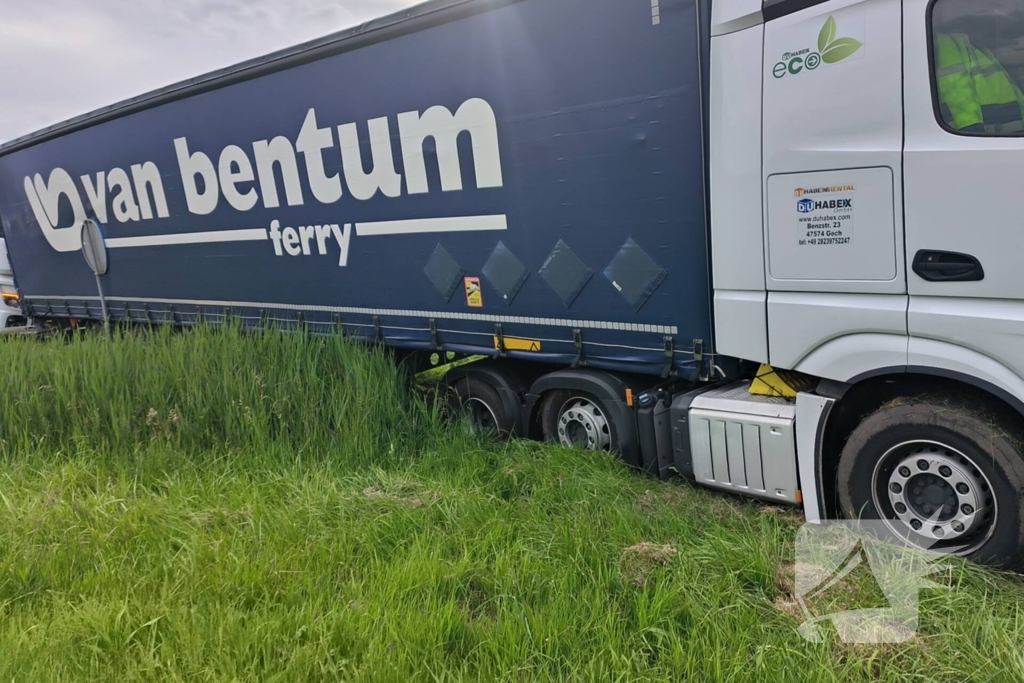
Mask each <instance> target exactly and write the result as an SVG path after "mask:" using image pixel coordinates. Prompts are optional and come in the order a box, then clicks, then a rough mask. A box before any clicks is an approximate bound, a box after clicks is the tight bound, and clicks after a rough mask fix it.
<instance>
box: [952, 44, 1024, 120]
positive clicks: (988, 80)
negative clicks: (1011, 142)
mask: <svg viewBox="0 0 1024 683" xmlns="http://www.w3.org/2000/svg"><path fill="white" fill-rule="evenodd" d="M953 40H954V41H955V42H956V44H957V47H958V48H959V50H960V54H961V56H962V57H963V58H964V62H965V64H966V65H967V66H968V67H969V69H970V74H971V78H972V79H973V80H974V89H975V92H976V93H977V95H978V103H979V104H981V117H982V119H984V125H985V132H986V133H990V134H992V135H1009V134H1013V133H1021V132H1024V116H1022V112H1021V105H1020V101H1019V100H1018V99H1017V92H1016V89H1015V86H1014V84H1013V81H1012V80H1011V79H1010V77H1009V76H1008V75H1007V73H1006V70H1005V69H1003V65H1002V64H1000V63H999V61H998V60H996V59H994V58H993V57H990V56H989V54H991V53H989V54H986V53H985V52H984V51H983V50H976V49H975V48H974V46H973V45H971V40H970V38H969V37H968V36H966V35H964V34H962V33H958V34H954V35H953Z"/></svg>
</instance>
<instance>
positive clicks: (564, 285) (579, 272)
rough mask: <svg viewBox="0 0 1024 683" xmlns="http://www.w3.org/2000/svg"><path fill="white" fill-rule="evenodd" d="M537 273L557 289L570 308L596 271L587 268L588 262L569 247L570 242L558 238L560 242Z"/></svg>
mask: <svg viewBox="0 0 1024 683" xmlns="http://www.w3.org/2000/svg"><path fill="white" fill-rule="evenodd" d="M537 274H538V275H540V276H541V278H543V280H544V282H546V283H548V285H549V286H550V287H551V289H553V290H555V294H557V295H558V297H559V298H560V299H561V300H562V303H563V304H565V307H566V308H568V307H569V306H572V302H573V301H576V297H578V296H579V295H580V292H582V291H583V288H584V287H586V286H587V283H588V282H590V278H592V277H593V276H594V271H592V270H591V269H590V268H587V264H586V263H584V262H583V260H582V259H581V258H580V257H579V256H577V255H576V252H574V251H573V250H572V249H570V248H569V245H568V244H566V243H565V242H563V241H562V240H558V244H556V245H555V248H554V249H553V250H552V251H551V253H550V254H549V255H548V258H547V260H546V261H544V265H543V266H541V268H540V270H539V271H538V273H537Z"/></svg>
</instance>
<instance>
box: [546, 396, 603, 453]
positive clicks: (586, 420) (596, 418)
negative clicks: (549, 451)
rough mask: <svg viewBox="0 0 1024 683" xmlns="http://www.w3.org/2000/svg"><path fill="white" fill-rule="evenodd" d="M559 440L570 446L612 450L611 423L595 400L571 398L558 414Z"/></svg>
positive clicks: (590, 449) (594, 449)
mask: <svg viewBox="0 0 1024 683" xmlns="http://www.w3.org/2000/svg"><path fill="white" fill-rule="evenodd" d="M558 441H559V443H561V444H562V445H563V446H566V447H568V448H584V449H586V450H588V451H607V450H611V445H612V432H611V423H610V422H609V421H608V418H607V416H606V415H605V414H604V412H603V411H602V410H601V408H600V407H599V406H598V405H597V404H596V403H594V402H593V401H591V400H589V399H586V398H581V397H576V398H571V399H569V400H568V401H566V402H565V404H564V405H563V406H562V410H561V411H560V413H559V416H558Z"/></svg>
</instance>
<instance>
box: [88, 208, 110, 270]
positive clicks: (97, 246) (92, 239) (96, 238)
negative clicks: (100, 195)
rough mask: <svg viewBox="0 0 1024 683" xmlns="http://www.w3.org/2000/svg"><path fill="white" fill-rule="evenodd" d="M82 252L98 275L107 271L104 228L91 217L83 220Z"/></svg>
mask: <svg viewBox="0 0 1024 683" xmlns="http://www.w3.org/2000/svg"><path fill="white" fill-rule="evenodd" d="M82 254H83V255H84V256H85V262H86V263H88V264H89V267H90V268H92V272H94V273H96V275H104V274H105V273H106V272H107V243H106V241H105V240H104V239H103V229H102V228H100V225H99V223H97V222H96V221H94V220H93V219H91V218H86V219H85V221H83V222H82Z"/></svg>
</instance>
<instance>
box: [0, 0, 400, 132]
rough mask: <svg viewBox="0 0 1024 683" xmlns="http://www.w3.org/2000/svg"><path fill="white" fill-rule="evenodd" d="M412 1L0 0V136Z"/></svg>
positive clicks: (36, 127)
mask: <svg viewBox="0 0 1024 683" xmlns="http://www.w3.org/2000/svg"><path fill="white" fill-rule="evenodd" d="M417 1H418V0H91V1H85V0H0V142H4V141H7V140H11V139H14V138H16V137H20V136H22V135H25V134H27V133H31V132H33V131H36V130H39V129H40V128H44V127H46V126H48V125H51V124H54V123H58V122H60V121H63V120H65V119H69V118H71V117H73V116H77V115H79V114H84V113H86V112H89V111H92V110H93V109H98V108H100V107H103V106H106V105H108V104H113V103H115V102H118V101H120V100H123V99H127V98H129V97H133V96H135V95H140V94H142V93H144V92H148V91H150V90H154V89H156V88H159V87H162V86H164V85H168V84H170V83H174V82H177V81H181V80H185V79H187V78H191V77H193V76H198V75H200V74H203V73H206V72H208V71H213V70H215V69H219V68H221V67H225V66H229V65H231V64H235V63H237V62H240V61H243V60H246V59H250V58H252V57H258V56H260V55H263V54H266V53H268V52H273V51H274V50H278V49H280V48H284V47H288V46H290V45H295V44H297V43H301V42H303V41H305V40H309V39H311V38H317V37H320V36H324V35H327V34H328V33H333V32H334V31H337V30H339V29H343V28H346V27H349V26H352V25H355V24H358V23H360V22H363V21H366V20H367V19H372V18H373V17H377V16H382V15H385V14H389V13H391V12H394V11H397V10H400V9H402V8H404V7H408V6H410V5H414V4H416V3H417Z"/></svg>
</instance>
